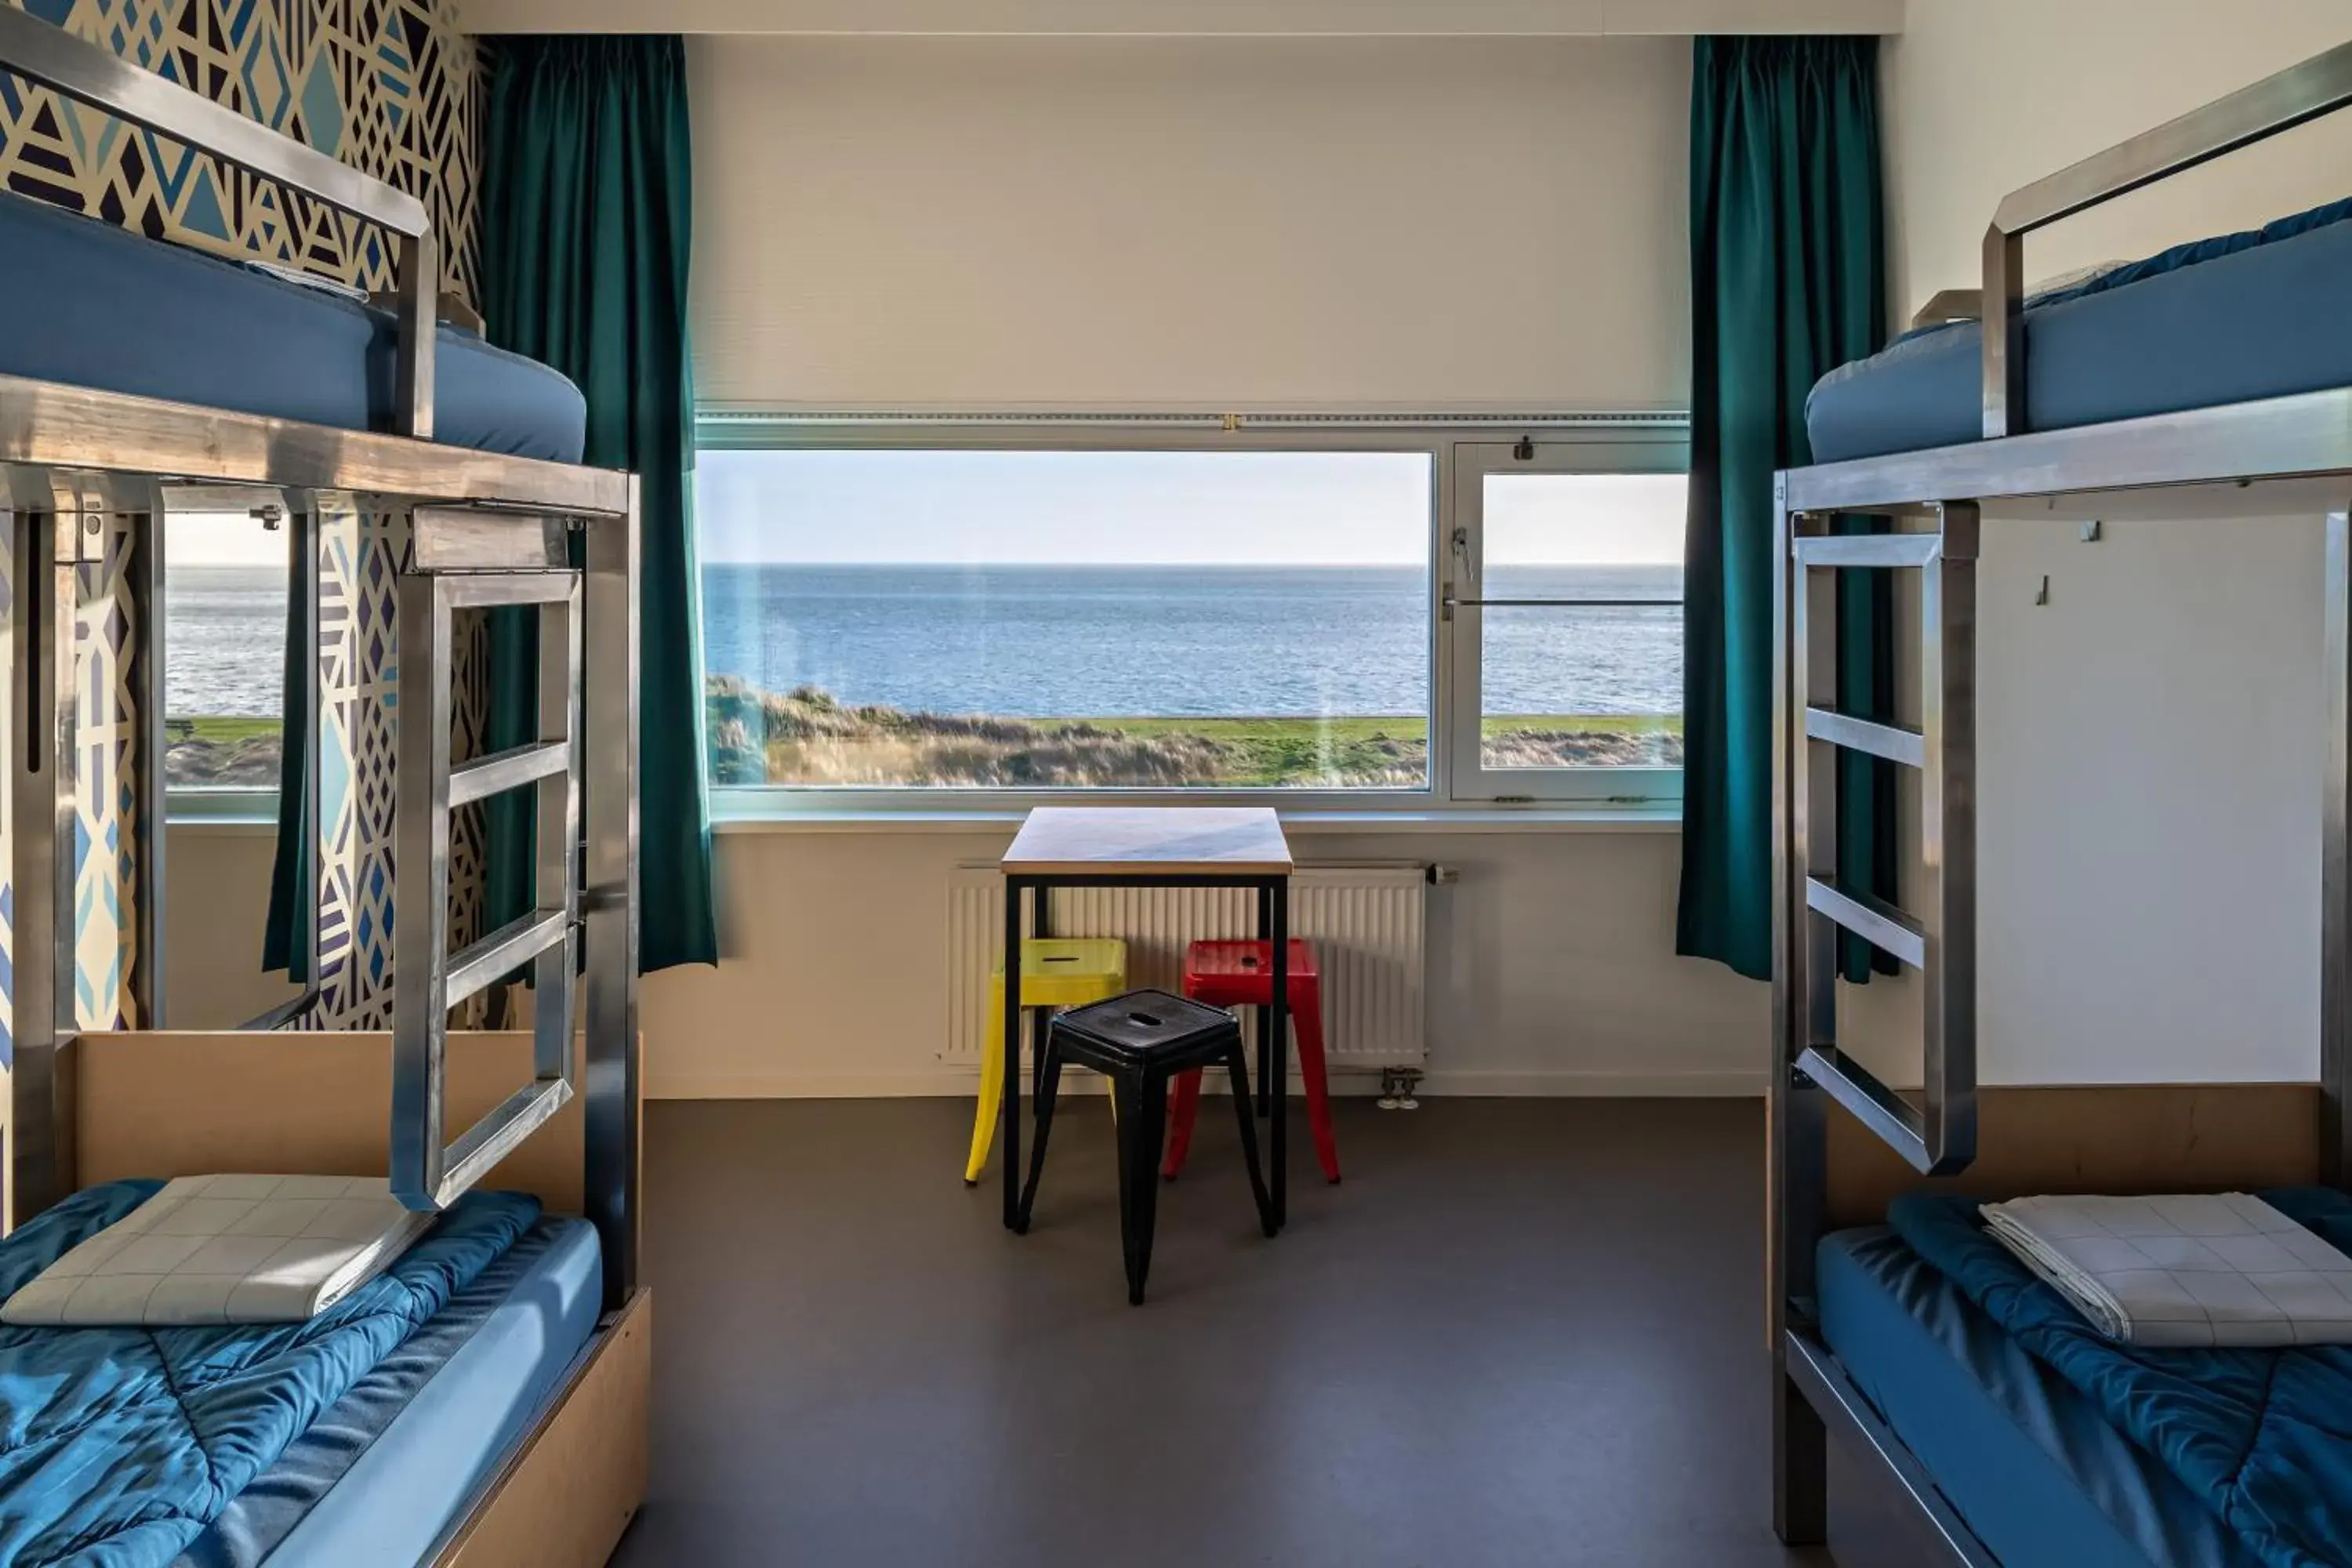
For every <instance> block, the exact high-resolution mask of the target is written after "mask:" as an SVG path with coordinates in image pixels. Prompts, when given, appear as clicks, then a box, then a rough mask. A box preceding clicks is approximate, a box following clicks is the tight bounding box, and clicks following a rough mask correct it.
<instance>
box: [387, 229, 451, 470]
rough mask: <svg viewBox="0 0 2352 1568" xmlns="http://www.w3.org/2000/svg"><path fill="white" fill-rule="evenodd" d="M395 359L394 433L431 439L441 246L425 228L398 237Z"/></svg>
mask: <svg viewBox="0 0 2352 1568" xmlns="http://www.w3.org/2000/svg"><path fill="white" fill-rule="evenodd" d="M397 282H398V284H399V289H400V296H399V297H400V348H399V353H400V359H399V364H398V369H397V371H396V373H395V374H396V380H395V382H394V390H393V397H394V402H393V410H394V418H395V419H396V420H397V421H398V422H399V423H398V429H399V433H400V434H401V435H403V436H414V437H416V438H417V439H418V440H420V441H429V440H431V439H432V438H433V351H434V348H435V346H436V337H437V336H438V334H439V331H440V321H441V247H440V243H439V241H437V240H436V238H435V237H434V234H433V228H432V226H431V225H430V224H427V225H425V226H423V227H422V228H421V229H420V230H419V231H418V232H417V233H415V234H404V235H403V236H401V237H400V276H399V278H398V279H397Z"/></svg>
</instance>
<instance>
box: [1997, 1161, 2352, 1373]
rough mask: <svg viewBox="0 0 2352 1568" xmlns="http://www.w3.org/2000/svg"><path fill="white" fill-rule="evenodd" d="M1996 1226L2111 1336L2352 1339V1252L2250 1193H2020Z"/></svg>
mask: <svg viewBox="0 0 2352 1568" xmlns="http://www.w3.org/2000/svg"><path fill="white" fill-rule="evenodd" d="M1981 1212H1982V1213H1983V1215H1984V1219H1985V1228H1986V1229H1988V1230H1990V1232H1991V1233H1992V1235H1993V1236H1994V1237H1995V1238H1996V1239H1998V1240H1999V1241H2000V1243H2001V1244H2002V1245H2003V1246H2005V1247H2008V1248H2009V1249H2010V1250H2011V1252H2014V1253H2015V1254H2017V1256H2018V1257H2019V1258H2022V1259H2023V1260H2024V1262H2025V1265H2026V1267H2028V1268H2032V1270H2033V1271H2034V1273H2036V1274H2038V1275H2040V1276H2041V1277H2042V1279H2044V1280H2045V1281H2047V1282H2048V1283H2049V1284H2050V1285H2051V1286H2052V1287H2053V1289H2056V1290H2057V1291H2058V1293H2059V1294H2060V1295H2062V1296H2063V1297H2065V1298H2066V1300H2068V1302H2069V1303H2071V1304H2072V1305H2073V1306H2074V1308H2075V1310H2078V1311H2080V1312H2081V1313H2082V1314H2083V1316H2084V1318H2086V1319H2088V1320H2089V1321H2090V1322H2091V1325H2092V1326H2093V1327H2094V1328H2095V1329H2097V1330H2098V1331H2100V1332H2101V1333H2103V1334H2105V1335H2106V1336H2107V1337H2108V1338H2109V1339H2112V1340H2121V1341H2124V1342H2127V1343H2130V1344H2136V1345H2148V1346H2154V1347H2172V1348H2179V1347H2184V1346H2192V1345H2200V1346H2201V1345H2210V1346H2233V1345H2234V1346H2266V1345H2326V1344H2352V1258H2347V1257H2345V1256H2344V1254H2342V1253H2341V1252H2338V1251H2336V1248H2334V1247H2330V1246H2329V1245H2328V1244H2327V1243H2326V1242H2325V1241H2323V1240H2321V1239H2320V1238H2319V1237H2318V1236H2317V1235H2315V1233H2314V1232H2312V1231H2310V1230H2307V1229H2305V1227H2304V1226H2299V1225H2297V1224H2295V1222H2294V1221H2293V1220H2291V1219H2289V1218H2287V1217H2286V1215H2283V1214H2281V1213H2279V1212H2278V1210H2276V1209H2274V1208H2273V1207H2271V1205H2268V1204H2266V1203H2264V1202H2263V1201H2262V1200H2261V1199H2260V1198H2255V1197H2249V1196H2247V1195H2246V1194H2244V1193H2212V1194H2197V1195H2190V1196H2185V1197H2154V1198H2106V1197H2054V1198H2018V1199H2016V1200H2014V1201H2012V1202H2010V1203H2003V1204H1987V1205H1984V1207H1983V1209H1982V1211H1981Z"/></svg>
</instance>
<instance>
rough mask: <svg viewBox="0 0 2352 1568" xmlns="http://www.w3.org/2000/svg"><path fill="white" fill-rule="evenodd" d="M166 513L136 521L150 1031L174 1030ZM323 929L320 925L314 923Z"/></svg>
mask: <svg viewBox="0 0 2352 1568" xmlns="http://www.w3.org/2000/svg"><path fill="white" fill-rule="evenodd" d="M163 559H164V539H163V508H162V507H161V506H158V507H156V508H155V509H154V510H152V511H151V512H147V513H145V514H143V515H141V516H135V517H133V518H132V520H131V626H133V627H135V628H136V637H137V640H136V643H135V645H134V647H135V655H134V657H136V658H137V659H138V661H139V669H138V690H139V745H138V749H137V754H138V758H139V765H138V775H137V776H138V787H137V788H136V790H135V791H134V792H133V793H134V794H135V795H137V797H138V802H139V808H138V809H139V816H138V824H137V827H136V829H135V837H134V842H135V844H136V846H137V849H138V855H139V879H138V890H137V892H136V893H135V894H134V900H135V902H136V904H137V907H138V921H139V952H138V957H137V960H136V962H134V963H132V964H131V1005H132V1009H133V1014H132V1016H133V1018H134V1021H135V1024H136V1026H137V1027H139V1028H142V1029H163V1028H167V1027H169V1026H170V1024H169V1012H168V1009H167V1007H166V1006H165V1004H164V998H163V993H164V980H165V964H164V947H163V943H164V936H165V929H164V928H165V926H166V925H167V923H168V922H167V921H166V919H165V914H164V875H163V872H164V860H165V858H166V851H167V846H166V844H165V842H164V832H165V826H164V825H165V821H166V816H165V810H164V806H165V790H166V789H167V787H168V783H169V781H168V780H167V779H166V778H165V776H164V772H165V763H166V760H167V759H168V757H169V755H170V752H171V744H172V742H171V734H170V731H169V730H168V729H167V727H166V720H167V719H168V717H169V715H168V713H167V712H166V704H167V702H168V693H167V692H166V690H165V688H164V669H165V666H166V659H165V651H164V605H163ZM313 923H315V922H313Z"/></svg>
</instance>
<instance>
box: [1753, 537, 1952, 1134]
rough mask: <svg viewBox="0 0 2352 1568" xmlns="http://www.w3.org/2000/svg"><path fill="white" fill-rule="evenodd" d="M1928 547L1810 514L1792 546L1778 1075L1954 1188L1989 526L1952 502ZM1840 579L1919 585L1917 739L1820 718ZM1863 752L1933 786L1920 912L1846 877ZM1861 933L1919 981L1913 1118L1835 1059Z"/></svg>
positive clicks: (1898, 1099)
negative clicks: (1846, 807) (1983, 532)
mask: <svg viewBox="0 0 2352 1568" xmlns="http://www.w3.org/2000/svg"><path fill="white" fill-rule="evenodd" d="M1935 511H1936V523H1937V526H1936V529H1935V531H1932V532H1927V533H1865V534H1847V533H1841V534H1832V533H1828V532H1825V531H1822V530H1823V529H1824V528H1825V526H1826V524H1827V521H1828V520H1827V519H1826V518H1823V517H1821V516H1818V515H1816V514H1802V513H1801V514H1798V515H1797V516H1796V517H1795V519H1794V520H1793V523H1794V526H1793V527H1792V528H1791V530H1790V559H1789V560H1788V561H1787V562H1786V563H1784V566H1783V570H1784V571H1786V572H1787V573H1788V574H1789V579H1790V580H1789V583H1788V589H1787V592H1788V601H1787V602H1788V610H1789V619H1788V626H1787V628H1786V630H1787V637H1788V639H1789V646H1788V650H1787V658H1788V659H1789V699H1788V712H1787V714H1786V715H1785V718H1784V721H1785V722H1788V723H1790V725H1792V726H1793V732H1791V733H1790V735H1788V737H1787V738H1786V741H1785V743H1784V746H1783V748H1782V757H1783V760H1784V765H1785V766H1786V768H1787V780H1786V784H1787V807H1786V809H1787V812H1788V818H1787V831H1788V833H1789V835H1790V845H1789V847H1790V864H1791V867H1792V871H1791V875H1790V886H1789V887H1788V888H1787V889H1785V892H1784V895H1783V896H1785V897H1786V898H1787V899H1788V900H1790V903H1789V908H1788V911H1787V917H1786V918H1787V921H1788V931H1789V935H1788V938H1787V943H1788V953H1787V960H1788V974H1789V979H1788V986H1787V995H1786V997H1785V1000H1784V1005H1785V1006H1786V1007H1787V1009H1788V1012H1787V1016H1786V1018H1785V1025H1786V1027H1787V1031H1788V1032H1787V1035H1786V1037H1785V1043H1784V1046H1783V1050H1784V1052H1785V1053H1787V1054H1786V1055H1785V1056H1784V1059H1783V1062H1782V1068H1781V1070H1783V1071H1787V1072H1790V1073H1792V1074H1794V1075H1796V1077H1797V1078H1798V1079H1801V1080H1809V1081H1810V1082H1811V1083H1812V1084H1814V1085H1817V1086H1818V1087H1819V1088H1821V1089H1822V1090H1824V1091H1825V1092H1826V1093H1827V1094H1828V1095H1829V1097H1830V1098H1831V1099H1832V1100H1836V1101H1837V1102H1838V1103H1839V1104H1840V1105H1841V1106H1843V1107H1844V1108H1845V1109H1846V1110H1848V1111H1850V1112H1852V1113H1853V1115H1854V1116H1855V1117H1857V1118H1859V1119H1860V1120H1861V1121H1862V1122H1863V1123H1864V1125H1865V1126H1867V1127H1868V1128H1869V1129H1870V1130H1871V1131H1873V1132H1874V1133H1875V1134H1876V1135H1877V1136H1878V1137H1879V1138H1880V1139H1881V1140H1882V1141H1884V1142H1886V1143H1887V1144H1888V1145H1890V1146H1891V1147H1893V1148H1894V1149H1895V1152H1898V1153H1900V1154H1901V1155H1902V1156H1903V1157H1904V1158H1905V1159H1906V1160H1907V1161H1908V1162H1910V1163H1911V1164H1912V1165H1913V1166H1914V1167H1915V1168H1916V1169H1917V1170H1919V1171H1922V1172H1924V1173H1927V1174H1929V1175H1937V1176H1941V1175H1949V1174H1951V1173H1954V1172H1957V1171H1960V1170H1964V1169H1966V1168H1967V1166H1968V1164H1969V1162H1970V1161H1971V1160H1973V1159H1974V1158H1975V1157H1976V1131H1977V1109H1976V561H1977V533H1978V513H1977V509H1976V507H1975V506H1974V505H1973V504H1969V503H1965V502H1952V503H1949V504H1947V505H1943V506H1939V507H1937V508H1936V509H1935ZM1836 570H1847V571H1853V570H1864V571H1886V570H1895V571H1916V572H1917V573H1918V574H1919V577H1920V621H1921V626H1922V636H1921V640H1920V645H1919V668H1920V674H1921V677H1922V685H1923V687H1924V693H1923V700H1922V703H1921V723H1920V727H1919V728H1918V729H1916V730H1912V729H1908V728H1905V727H1902V726H1898V725H1894V724H1885V723H1878V722H1874V721H1869V720H1864V719H1861V718H1857V717H1854V716H1853V715H1850V714H1845V713H1841V712H1838V711H1836V710H1833V709H1831V708H1827V707H1820V706H1816V705H1814V704H1813V702H1812V700H1811V695H1810V693H1811V690H1812V689H1813V688H1814V685H1815V682H1816V680H1817V679H1818V680H1821V681H1822V684H1823V685H1833V684H1834V682H1833V681H1830V680H1828V679H1826V677H1827V675H1828V660H1829V658H1832V657H1833V650H1832V648H1831V647H1828V646H1827V645H1828V643H1829V642H1830V641H1831V640H1832V639H1828V638H1823V639H1821V640H1820V642H1819V643H1817V642H1816V640H1815V639H1814V637H1813V636H1812V635H1811V634H1812V631H1813V628H1814V622H1815V620H1816V616H1815V614H1814V612H1813V610H1812V608H1811V605H1810V604H1809V601H1810V600H1811V598H1812V597H1813V595H1814V592H1815V589H1816V588H1817V587H1822V586H1826V574H1828V573H1829V572H1832V571H1836ZM1843 751H1855V752H1866V753H1868V754H1869V755H1871V756H1874V757H1879V758H1882V759H1884V760H1885V761H1887V762H1890V763H1896V764H1898V765H1900V766H1903V767H1906V768H1910V769H1913V770H1915V771H1916V772H1917V773H1920V775H1921V789H1920V807H1919V843H1920V858H1921V862H1922V866H1923V868H1924V872H1925V877H1924V880H1925V883H1926V886H1925V888H1924V889H1922V891H1923V892H1924V895H1925V896H1924V898H1922V899H1921V900H1920V902H1919V912H1917V913H1916V914H1915V913H1913V912H1912V911H1910V910H1903V909H1898V908H1896V907H1895V905H1893V904H1890V903H1887V902H1885V900H1882V899H1880V898H1878V897H1876V896H1875V895H1874V894H1873V892H1872V891H1871V890H1870V889H1868V888H1866V887H1864V886H1863V885H1862V884H1861V883H1860V882H1859V881H1855V880H1847V879H1843V878H1842V877H1841V876H1840V875H1839V868H1838V866H1837V852H1836V842H1837V841H1836V835H1835V833H1834V831H1833V830H1832V826H1831V824H1832V820H1833V817H1834V814H1835V808H1836V805H1837V795H1836V778H1837V771H1836V768H1835V766H1834V765H1833V764H1834V763H1835V760H1836V753H1838V752H1843ZM1840 931H1851V932H1853V933H1854V934H1855V935H1857V936H1860V937H1861V938H1863V939H1864V941H1866V942H1869V943H1870V944H1871V945H1872V946H1874V947H1876V948H1878V949H1879V950H1880V951H1882V952H1887V953H1890V954H1892V955H1893V956H1895V958H1897V959H1899V960H1901V961H1902V963H1904V964H1906V966H1908V967H1910V968H1912V969H1915V970H1916V971H1918V973H1919V975H1920V980H1921V983H1922V989H1923V990H1924V992H1925V994H1926V1009H1925V1011H1926V1028H1925V1047H1926V1048H1925V1052H1924V1058H1925V1067H1926V1073H1925V1091H1924V1093H1923V1094H1922V1095H1921V1097H1920V1100H1921V1102H1920V1103H1919V1104H1916V1105H1915V1104H1913V1103H1912V1102H1911V1101H1910V1100H1906V1099H1905V1098H1904V1097H1903V1096H1902V1095H1901V1094H1900V1093H1898V1092H1897V1091H1896V1090H1895V1089H1890V1088H1888V1087H1887V1086H1886V1085H1885V1083H1883V1082H1881V1081H1880V1079H1878V1078H1877V1077H1876V1076H1875V1075H1874V1074H1873V1073H1872V1072H1871V1071H1869V1069H1868V1068H1864V1066H1863V1065H1862V1064H1861V1063H1859V1062H1857V1061H1855V1060H1854V1059H1853V1058H1852V1057H1850V1056H1848V1055H1846V1054H1845V1052H1843V1050H1841V1049H1840V1048H1839V1046H1838V1023H1837V942H1838V934H1839V932H1840Z"/></svg>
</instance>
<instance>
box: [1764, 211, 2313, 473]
mask: <svg viewBox="0 0 2352 1568" xmlns="http://www.w3.org/2000/svg"><path fill="white" fill-rule="evenodd" d="M2347 220H2352V202H2338V203H2335V204H2332V205H2329V206H2326V207H2320V208H2315V209H2314V210H2313V211H2311V212H2308V213H2302V214H2298V215H2296V216H2294V217H2291V218H2283V219H2281V220H2279V221H2278V222H2277V223H2275V224H2273V225H2271V226H2268V227H2266V228H2264V229H2261V230H2252V231H2248V232H2247V233H2245V234H2239V235H2229V236H2223V237H2218V238H2215V239H2210V240H2200V241H2199V242H2197V243H2195V244H2193V245H2187V246H2179V247H2175V248H2174V249H2172V250H2168V251H2167V252H2165V253H2164V254H2163V255H2161V256H2155V257H2150V258H2147V259H2146V260H2144V261H2139V262H2135V263H2133V264H2131V265H2130V266H2129V267H2127V268H2118V269H2117V270H2116V271H2115V272H2113V273H2110V274H2108V275H2107V276H2105V277H2103V278H2101V279H2098V280H2097V281H2096V283H2095V285H2092V286H2087V287H2084V288H2080V289H2066V290H2063V291H2061V292H2058V293H2053V294H2051V295H2048V296H2045V297H2043V298H2041V299H2038V300H2033V301H2031V302H2029V305H2028V308H2027V310H2026V313H2025V341H2026V353H2025V374H2026V409H2027V415H2028V421H2029V426H2030V428H2032V429H2034V430H2058V429H2065V428H2069V427H2072V426H2081V425H2094V424H2099V423H2102V422H2105V421H2107V420H2111V419H2131V418H2137V417H2140V416H2147V415H2154V414H2170V413H2177V412H2179V411H2180V410H2182V409H2189V408H2205V407H2210V406H2213V405H2220V404H2227V403H2239V402H2246V401H2251V400H2252V399H2256V398H2263V397H2279V396H2284V395H2288V394H2291V393H2298V392H2314V391H2318V390H2320V389H2322V388H2325V387H2335V386H2345V385H2352V310H2347V309H2346V308H2345V300H2347V297H2352V221H2347ZM1982 344H1983V336H1982V333H1981V332H1980V331H1979V328H1978V325H1977V323H1975V322H1973V321H1967V322H1958V323H1955V324H1952V325H1949V326H1941V327H1933V328H1928V329H1926V330H1924V331H1916V332H1912V333H1909V334H1906V336H1904V337H1902V338H1900V339H1898V340H1896V341H1895V343H1894V344H1892V345H1891V346H1890V347H1888V348H1887V349H1886V350H1885V352H1883V353H1877V354H1874V355H1873V356H1871V357H1870V358H1869V359H1865V360H1858V361H1856V362H1855V363H1852V364H1848V365H1844V366H1842V367H1840V368H1839V369H1837V370H1834V371H1832V372H1831V373H1830V374H1828V375H1826V376H1824V377H1822V380H1821V381H1820V383H1819V384H1816V385H1815V386H1814V387H1813V390H1812V395H1811V396H1810V397H1809V398H1807V399H1806V403H1805V427H1806V431H1807V433H1808V435H1809V436H1810V437H1811V446H1812V460H1813V461H1814V462H1817V463H1833V462H1840V461H1843V460H1844V459H1847V458H1874V457H1881V456H1884V455H1885V454H1887V453H1890V452H1910V451H1920V450H1924V449H1926V448H1927V447H1948V446H1957V445H1959V444H1961V443H1964V442H1969V441H1975V440H1978V439H1979V438H1980V437H1982V435H1983V417H1984V416H1983V412H1982V381H1983V371H1982V360H1981V356H1982Z"/></svg>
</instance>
